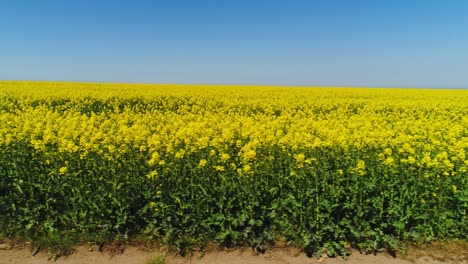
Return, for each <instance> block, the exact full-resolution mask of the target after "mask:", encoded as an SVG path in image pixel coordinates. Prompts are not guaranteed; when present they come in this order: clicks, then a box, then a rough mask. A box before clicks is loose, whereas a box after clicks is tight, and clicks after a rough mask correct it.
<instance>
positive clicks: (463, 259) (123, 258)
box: [0, 246, 468, 264]
mask: <svg viewBox="0 0 468 264" xmlns="http://www.w3.org/2000/svg"><path fill="white" fill-rule="evenodd" d="M447 250H455V251H456V252H453V254H452V252H448V251H447ZM460 250H462V252H460ZM466 250H467V248H466V246H462V247H461V248H459V247H455V248H454V247H451V249H447V248H441V247H440V246H439V247H436V248H432V249H428V251H425V250H424V249H417V250H413V251H412V252H413V253H412V254H410V255H409V256H406V257H404V258H401V257H397V258H393V257H391V256H389V255H387V254H377V255H365V254H360V253H359V252H357V251H353V252H352V254H351V256H350V257H349V258H348V259H347V260H344V259H342V258H340V257H337V258H326V257H324V258H322V259H317V258H315V257H314V258H308V257H307V256H306V255H305V254H304V253H303V252H300V251H299V250H297V249H293V248H282V249H271V250H269V251H267V252H266V253H265V254H256V253H254V252H253V251H252V250H251V249H236V250H229V251H221V250H217V251H211V252H208V253H206V254H205V255H203V256H202V255H200V254H198V253H196V254H192V255H191V256H188V257H180V256H175V255H171V254H169V255H168V254H166V253H162V252H159V251H148V250H144V249H142V248H137V247H127V248H126V249H125V250H124V251H123V253H121V254H120V253H119V254H114V255H112V254H110V253H109V252H99V251H97V250H91V249H90V248H87V247H83V246H81V247H77V248H76V252H75V253H73V254H71V255H69V256H62V257H59V258H58V259H56V260H54V259H53V258H52V256H51V255H49V254H48V253H47V251H40V252H38V253H37V254H35V255H34V256H33V253H34V252H33V250H31V249H30V248H14V249H11V248H7V247H5V246H4V247H0V264H20V263H21V264H46V263H57V264H61V263H63V264H111V263H112V264H124V263H125V264H163V263H166V264H192V263H193V264H195V263H197V264H213V263H227V264H250V263H251V264H279V263H290V264H296V263H297V264H299V263H301V264H302V263H305V264H311V263H324V264H338V263H343V264H345V263H346V264H358V263H362V264H371V263H380V264H412V263H416V264H441V263H464V264H466V263H468V252H466ZM158 256H162V257H161V258H162V259H164V260H165V262H156V261H154V262H150V261H149V260H151V259H152V258H155V257H158Z"/></svg>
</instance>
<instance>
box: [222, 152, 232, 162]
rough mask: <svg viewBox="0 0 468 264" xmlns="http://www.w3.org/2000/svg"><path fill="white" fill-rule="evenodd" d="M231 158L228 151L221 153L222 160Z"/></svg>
mask: <svg viewBox="0 0 468 264" xmlns="http://www.w3.org/2000/svg"><path fill="white" fill-rule="evenodd" d="M230 158H231V156H230V155H229V154H226V153H223V154H221V160H222V161H227V160H228V159H230Z"/></svg>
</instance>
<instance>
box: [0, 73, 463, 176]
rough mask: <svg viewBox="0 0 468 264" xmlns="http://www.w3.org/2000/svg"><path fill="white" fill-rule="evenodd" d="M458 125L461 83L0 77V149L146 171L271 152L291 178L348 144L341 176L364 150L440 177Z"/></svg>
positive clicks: (459, 141)
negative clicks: (375, 85)
mask: <svg viewBox="0 0 468 264" xmlns="http://www.w3.org/2000/svg"><path fill="white" fill-rule="evenodd" d="M467 129H468V91H466V90H423V89H364V88H354V89H349V88H339V87H335V88H324V87H310V88H308V87H262V86H214V85H204V86H203V85H143V84H141V85H137V84H134V85H128V84H96V83H54V82H0V146H1V147H6V146H10V147H11V146H13V145H15V144H18V143H19V142H21V143H25V144H28V145H30V146H31V147H32V148H33V149H34V150H35V151H37V152H41V153H43V154H44V163H45V160H48V162H49V163H50V160H51V159H50V157H53V156H54V155H62V154H66V155H79V157H80V158H82V159H85V158H86V157H87V156H88V155H90V154H97V155H101V156H103V157H105V158H107V159H108V160H119V159H125V157H127V156H128V155H133V156H134V157H139V158H142V159H146V162H147V164H148V165H149V166H152V167H153V168H154V169H156V170H157V169H158V168H159V169H160V168H162V167H165V166H166V165H168V166H167V168H169V169H170V168H171V166H173V163H174V162H177V160H183V161H186V160H189V159H191V157H193V155H196V161H194V163H195V164H196V166H199V167H205V165H206V164H207V163H209V164H213V166H209V168H211V169H214V170H215V171H219V172H223V171H228V170H232V171H234V172H236V171H238V170H239V169H238V168H242V169H240V170H239V171H242V172H243V173H244V172H249V171H252V170H253V169H254V168H255V167H256V166H258V165H259V160H269V161H271V162H274V158H275V155H276V154H275V153H269V152H268V151H270V150H271V151H273V149H279V150H281V151H282V153H288V155H290V157H291V162H292V163H294V166H292V167H291V168H294V171H291V172H289V173H290V174H291V175H295V174H299V173H300V172H301V171H306V170H307V169H308V168H311V166H315V165H316V164H317V163H319V162H320V159H321V156H320V155H319V151H320V150H323V149H328V150H330V149H334V151H337V152H336V155H345V156H346V155H351V154H350V153H351V152H352V151H354V152H353V153H355V152H356V153H357V152H359V153H360V154H359V155H360V156H359V157H350V158H352V159H353V160H354V161H353V162H352V164H350V165H349V166H350V167H348V169H350V170H348V172H352V173H356V174H358V175H361V176H364V175H366V174H367V172H366V171H367V170H368V166H370V165H368V164H367V161H368V160H369V159H371V158H372V157H373V156H375V158H377V159H378V160H380V162H381V165H382V166H386V167H388V168H393V167H395V166H399V165H403V166H410V167H411V168H413V169H415V168H419V169H421V170H426V171H424V173H425V174H424V175H439V176H442V175H445V176H450V175H456V174H457V173H464V174H466V171H467V166H468V161H467V155H466V153H467V151H468V136H467ZM272 147H274V148H272ZM269 149H270V150H269ZM369 150H372V152H368V151H369ZM314 151H317V152H314ZM347 166H348V165H347ZM372 166H374V165H372ZM206 168H208V166H207V167H206ZM335 169H336V170H337V171H339V172H340V174H342V173H343V172H344V171H343V169H346V168H344V167H340V168H335ZM427 170H431V173H429V174H428V171H427ZM345 171H346V170H345ZM65 172H66V170H65V169H63V168H60V173H62V174H63V173H65ZM153 176H154V175H153V174H151V177H153Z"/></svg>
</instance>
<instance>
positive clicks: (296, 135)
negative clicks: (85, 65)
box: [0, 82, 468, 255]
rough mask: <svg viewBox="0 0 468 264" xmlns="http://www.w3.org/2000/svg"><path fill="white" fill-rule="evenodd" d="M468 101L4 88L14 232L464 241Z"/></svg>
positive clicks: (344, 93) (121, 87) (295, 90)
mask: <svg viewBox="0 0 468 264" xmlns="http://www.w3.org/2000/svg"><path fill="white" fill-rule="evenodd" d="M467 152H468V90H434V89H433V90H427V89H379V88H372V89H370V88H367V89H364V88H339V87H335V88H331V87H327V88H325V87H266V86H215V85H136V84H100V83H54V82H0V210H1V211H0V229H1V230H2V231H0V232H1V233H2V235H4V236H10V237H21V238H26V239H31V240H37V239H42V238H47V239H49V240H53V239H57V240H64V239H69V240H71V241H76V242H95V243H101V242H109V241H116V240H117V241H131V240H133V239H142V238H143V239H150V240H154V241H157V242H158V243H162V244H165V245H168V246H170V247H171V248H174V249H176V250H178V251H180V252H182V253H184V252H186V251H187V250H189V249H194V248H200V247H202V248H203V247H205V246H207V245H208V244H212V243H214V244H217V245H221V246H236V245H249V246H252V247H253V248H255V249H256V250H258V251H263V250H264V249H265V248H266V247H269V246H273V245H276V246H284V245H294V246H299V247H301V248H303V249H305V251H306V252H307V253H308V254H314V253H318V254H321V253H323V252H326V253H328V254H329V255H346V254H347V251H348V249H349V248H350V247H355V248H359V249H361V250H363V251H367V252H375V251H380V250H383V249H386V250H391V251H394V250H398V248H399V247H400V245H401V242H402V241H403V242H405V241H415V242H428V241H433V240H443V239H454V238H458V239H466V238H467V234H468V221H467V217H468V216H467V209H468V189H467V184H468V172H467V169H468V156H467Z"/></svg>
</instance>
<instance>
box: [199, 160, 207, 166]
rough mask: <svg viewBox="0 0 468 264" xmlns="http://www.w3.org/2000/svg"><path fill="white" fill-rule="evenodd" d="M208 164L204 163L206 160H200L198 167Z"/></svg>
mask: <svg viewBox="0 0 468 264" xmlns="http://www.w3.org/2000/svg"><path fill="white" fill-rule="evenodd" d="M207 163H208V161H206V159H201V160H200V162H199V163H198V165H200V167H205V165H206V164H207Z"/></svg>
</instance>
